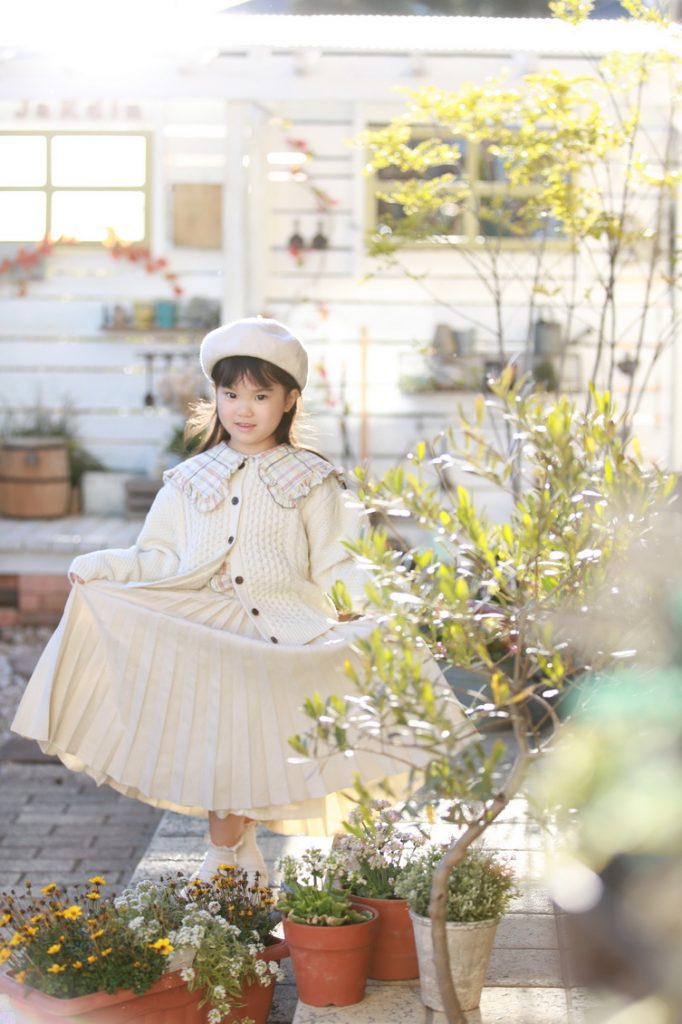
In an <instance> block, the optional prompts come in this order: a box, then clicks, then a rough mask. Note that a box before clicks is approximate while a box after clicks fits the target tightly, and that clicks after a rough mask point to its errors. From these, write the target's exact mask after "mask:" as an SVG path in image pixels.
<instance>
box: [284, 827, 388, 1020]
mask: <svg viewBox="0 0 682 1024" xmlns="http://www.w3.org/2000/svg"><path fill="white" fill-rule="evenodd" d="M337 867H338V865H337V863H336V861H335V858H334V854H333V853H332V854H329V855H326V856H325V855H324V854H323V853H322V851H321V850H319V849H317V848H315V847H313V848H312V849H310V850H308V851H306V853H304V854H303V855H302V856H301V857H300V858H298V859H297V858H295V857H283V858H282V860H281V861H280V862H279V868H280V870H281V871H282V874H283V879H284V890H285V891H284V893H283V895H282V896H281V897H280V899H279V902H278V904H277V907H278V909H279V910H281V911H282V913H283V914H284V919H283V926H284V936H285V938H286V940H287V942H288V943H289V950H290V952H291V962H292V965H293V968H294V975H295V977H296V986H297V988H298V995H299V998H300V1000H301V1002H303V1003H307V1004H308V1005H309V1006H330V1005H333V1006H351V1005H352V1004H354V1003H359V1002H361V1000H362V999H363V998H364V995H365V984H366V982H367V971H368V969H369V961H370V955H371V951H372V943H373V941H374V937H375V935H376V931H377V925H378V916H377V913H376V911H375V910H372V909H371V908H369V907H368V908H362V909H359V908H358V907H355V906H353V904H352V902H351V897H350V895H349V894H348V893H346V892H343V891H342V890H341V889H339V888H338V887H337V886H336V884H335V875H336V872H337Z"/></svg>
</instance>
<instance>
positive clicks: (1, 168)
mask: <svg viewBox="0 0 682 1024" xmlns="http://www.w3.org/2000/svg"><path fill="white" fill-rule="evenodd" d="M46 176H47V139H46V138H45V136H44V135H0V185H18V186H20V187H21V186H22V185H23V186H24V187H27V186H29V185H44V184H45V182H46V180H47V177H46ZM41 238H42V235H41Z"/></svg>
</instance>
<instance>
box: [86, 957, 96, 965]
mask: <svg viewBox="0 0 682 1024" xmlns="http://www.w3.org/2000/svg"><path fill="white" fill-rule="evenodd" d="M96 959H97V957H96V956H89V957H88V963H89V964H94V962H95V960H96Z"/></svg>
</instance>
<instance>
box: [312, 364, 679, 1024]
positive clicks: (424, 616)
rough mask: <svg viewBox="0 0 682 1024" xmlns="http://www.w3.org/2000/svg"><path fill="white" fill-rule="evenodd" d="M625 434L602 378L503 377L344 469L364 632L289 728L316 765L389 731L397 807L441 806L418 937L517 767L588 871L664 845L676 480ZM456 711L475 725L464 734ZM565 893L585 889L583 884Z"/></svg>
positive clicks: (675, 724)
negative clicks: (305, 723)
mask: <svg viewBox="0 0 682 1024" xmlns="http://www.w3.org/2000/svg"><path fill="white" fill-rule="evenodd" d="M626 435H627V431H625V430H624V424H623V422H622V420H621V419H620V418H619V417H618V415H617V414H616V412H615V410H614V406H613V403H612V400H611V397H610V395H609V394H608V393H599V392H596V391H594V390H593V391H592V393H591V400H590V403H589V406H588V408H587V411H585V409H584V408H579V407H578V406H577V405H576V404H573V403H571V402H570V401H569V400H568V399H567V398H566V397H551V398H550V397H549V396H547V395H538V394H529V393H527V389H526V387H525V385H524V384H523V383H514V382H513V380H512V378H511V375H508V376H505V375H503V377H502V379H501V380H500V382H499V383H498V384H497V385H493V394H492V395H491V396H489V397H488V398H486V399H484V398H483V396H481V397H479V399H478V400H477V403H476V408H475V414H474V415H473V416H472V418H471V419H467V418H465V417H464V415H463V414H461V418H460V422H459V425H458V426H457V427H456V428H453V429H451V430H449V431H447V432H445V433H443V434H441V435H440V436H439V437H438V438H437V439H436V440H435V441H433V442H432V443H430V444H426V443H423V444H420V445H418V446H417V449H416V450H415V452H414V453H412V454H411V455H410V456H409V457H408V464H407V466H399V467H397V468H394V469H392V470H390V471H389V472H388V473H386V475H385V476H383V478H381V479H380V480H376V481H375V480H371V479H370V478H369V477H368V476H367V475H366V473H365V472H364V471H362V470H358V471H356V473H357V476H358V480H359V490H358V494H359V499H360V501H361V502H362V503H363V504H364V506H365V508H366V509H367V510H368V511H369V512H371V513H373V516H372V519H373V521H378V522H379V523H380V525H377V526H374V527H372V528H370V529H368V530H367V532H366V535H365V536H364V537H363V539H361V540H360V541H359V542H358V543H356V544H354V545H352V550H353V551H354V552H355V554H356V555H357V557H358V558H359V559H360V560H361V562H362V563H364V565H365V566H366V568H367V569H368V572H369V575H370V577H371V583H370V584H369V585H368V587H367V598H368V603H369V614H371V615H373V616H374V617H375V618H376V621H377V629H376V630H375V632H374V633H373V635H372V636H371V637H370V638H369V639H368V640H365V641H359V642H358V645H357V647H358V658H357V660H356V663H355V664H354V665H351V664H350V663H349V664H348V665H347V672H348V676H349V680H350V682H352V686H348V687H347V688H346V690H345V692H344V693H342V694H339V695H338V696H334V697H332V698H330V699H328V700H326V701H323V700H322V699H321V697H320V696H319V695H314V696H312V697H311V698H310V699H309V701H308V702H307V706H306V712H307V715H308V716H309V718H310V720H311V725H310V727H309V729H308V731H307V732H306V733H305V735H301V736H298V737H296V738H295V739H294V740H293V741H292V743H293V745H294V746H295V748H296V749H297V751H298V752H299V754H302V755H304V756H306V757H316V758H323V757H325V756H329V755H331V754H333V753H338V752H339V751H341V752H343V753H344V754H345V755H346V756H353V755H354V753H355V752H359V751H361V750H363V749H365V748H371V749H376V747H377V744H379V745H382V744H390V745H391V747H392V750H393V751H395V749H396V748H398V749H402V751H403V752H404V760H405V764H406V766H407V767H409V766H410V765H414V764H415V763H417V764H419V765H420V767H419V768H414V767H412V769H411V777H410V778H411V786H410V796H409V798H408V800H407V801H406V803H405V813H406V814H414V813H417V812H418V811H419V810H420V809H423V808H424V807H426V806H432V807H433V806H437V808H438V813H439V815H440V816H441V818H442V819H444V820H445V821H448V822H452V823H454V824H455V825H457V826H459V828H458V830H457V838H456V840H455V842H454V843H453V845H452V846H451V848H450V850H449V851H448V853H447V854H446V857H445V858H444V861H443V863H442V865H441V871H440V874H439V873H438V872H437V873H436V875H435V876H434V889H433V895H432V908H431V911H432V912H431V917H432V920H433V921H434V942H436V930H437V928H438V927H439V926H438V924H437V921H438V916H439V906H440V904H439V900H440V899H441V896H442V891H443V888H442V887H443V884H444V882H446V881H447V874H448V872H449V871H450V870H451V869H452V867H453V866H454V865H455V864H456V863H458V862H459V860H460V859H461V858H462V857H463V856H464V853H465V851H466V849H467V847H468V846H469V845H470V844H471V843H472V842H473V841H474V840H475V839H476V838H477V837H478V836H480V835H481V833H482V832H483V831H484V830H485V829H486V828H487V827H488V825H490V824H491V823H492V822H493V821H494V820H495V818H496V817H497V816H498V815H499V813H500V812H501V811H502V810H503V809H504V807H505V806H506V804H507V803H508V802H509V800H510V799H511V798H512V797H513V796H515V795H516V794H517V793H518V792H519V791H520V790H521V788H522V787H524V786H525V784H526V782H527V779H528V777H529V772H530V776H531V777H533V776H534V775H536V774H537V775H538V776H540V777H542V778H543V779H545V785H544V787H543V788H542V789H541V791H538V793H539V795H538V796H537V802H538V804H539V805H541V806H544V808H545V809H551V810H552V811H556V809H557V808H559V809H561V808H563V811H564V813H566V814H568V811H569V809H570V808H571V807H575V806H576V805H577V806H580V805H581V804H582V805H583V806H584V807H585V813H584V815H583V816H582V818H581V817H580V816H579V817H578V822H579V823H578V825H577V826H576V824H575V822H574V821H571V823H570V824H571V829H572V830H573V831H572V836H573V839H572V843H573V845H574V849H573V857H574V858H577V860H578V861H580V863H581V864H583V865H584V867H585V870H586V871H587V872H588V873H590V872H592V873H593V874H594V875H595V876H597V875H598V873H599V872H600V871H603V869H604V868H605V867H606V865H608V864H609V863H610V862H611V861H612V860H613V859H614V858H615V857H617V856H618V855H619V854H620V853H622V852H623V851H624V850H626V849H627V850H628V851H629V852H632V849H631V848H633V847H634V848H635V849H636V848H638V847H639V846H641V847H642V848H643V849H644V848H646V851H647V853H651V854H654V855H658V854H664V855H665V856H668V855H669V854H670V852H671V850H672V849H674V850H675V851H676V853H677V854H679V852H680V845H681V844H680V821H681V820H682V815H680V814H679V810H680V798H679V792H680V789H679V782H680V764H679V760H680V752H679V745H680V738H681V735H682V728H681V727H680V715H679V701H678V704H677V705H676V707H677V712H676V713H675V714H672V715H671V716H668V715H667V714H666V705H667V702H668V700H669V690H670V685H671V684H670V676H669V675H668V674H666V672H665V669H664V666H665V665H666V663H668V662H669V661H670V657H671V647H670V642H669V638H670V636H671V635H672V632H671V631H670V630H669V627H668V616H667V614H666V612H665V608H666V601H667V599H668V596H669V595H670V594H671V593H672V592H673V589H674V587H675V585H677V584H678V583H679V577H680V572H679V569H680V542H679V540H678V537H677V534H678V533H679V528H678V522H679V520H678V513H676V512H675V501H674V499H673V492H674V489H675V482H676V481H675V478H674V477H671V476H668V475H666V474H664V473H662V472H661V471H660V470H659V469H657V468H656V467H655V466H650V465H647V464H646V463H645V461H644V459H643V458H642V456H641V453H640V452H639V449H638V446H637V443H636V441H633V442H628V441H626V440H624V438H625V437H626ZM467 476H469V477H471V476H473V477H476V478H478V479H479V481H485V482H486V487H487V488H488V489H489V488H490V487H492V488H497V489H499V490H500V491H502V492H506V494H507V495H508V498H509V507H510V509H511V512H510V515H509V518H508V520H507V521H506V522H503V523H494V522H491V521H489V519H488V518H486V515H485V514H484V513H483V512H482V511H480V510H478V509H477V507H476V506H475V504H474V501H473V499H472V496H471V493H470V492H469V490H467V488H466V487H465V486H463V484H462V483H461V481H462V480H464V479H466V477H467ZM401 522H402V523H406V522H409V523H411V524H412V526H415V525H416V524H418V526H419V527H420V528H421V531H422V532H421V534H420V538H423V540H420V542H419V543H417V544H416V545H415V544H412V545H407V544H406V543H404V542H401V541H400V539H399V538H396V536H395V535H394V528H393V525H392V524H395V523H398V524H400V523H401ZM336 598H337V601H338V602H339V603H341V604H343V602H344V594H343V593H342V592H340V593H338V594H337V595H336ZM434 660H435V662H436V663H438V664H439V665H440V667H441V668H442V669H446V670H447V672H448V674H450V673H451V672H452V671H453V670H458V671H459V673H460V674H461V672H462V671H465V672H466V673H467V678H468V679H469V680H470V685H469V691H468V693H467V694H466V696H465V697H464V698H463V693H462V690H461V689H460V690H458V695H459V697H460V699H462V698H463V703H464V704H465V706H466V707H467V717H466V721H465V724H464V725H462V724H461V722H458V721H457V719H456V716H455V715H453V704H454V702H455V700H456V698H455V696H454V693H453V689H452V688H451V686H450V685H449V684H448V682H447V681H446V678H444V677H440V679H439V678H438V677H437V676H436V674H434V673H433V671H431V672H429V671H427V670H426V667H427V666H429V667H431V668H433V663H434ZM624 664H627V666H628V671H629V678H630V682H629V683H628V684H627V686H626V683H625V682H624V681H622V682H621V681H620V680H621V677H620V676H618V675H613V676H612V678H611V682H609V683H608V691H607V692H608V694H609V699H608V701H607V702H605V698H604V695H603V694H604V687H605V686H606V685H607V680H609V678H610V676H611V675H612V673H613V670H614V668H619V667H621V666H623V665H624ZM633 679H634V680H635V685H634V692H635V693H638V695H639V696H638V700H639V703H638V704H633V683H632V680H633ZM640 681H641V684H640ZM678 682H679V680H678V679H677V676H675V685H676V686H677V685H678ZM664 684H665V688H664V689H661V691H660V694H661V695H660V697H659V696H658V692H659V690H658V688H659V685H660V686H661V687H663V686H664ZM340 686H343V684H342V683H340ZM678 691H679V687H678ZM621 692H622V693H623V697H622V699H621V696H620V694H621ZM626 695H627V696H626ZM671 706H672V705H671ZM633 709H635V710H633ZM647 709H649V712H650V713H649V714H647ZM573 723H575V724H573ZM471 725H474V726H476V728H477V730H478V731H479V738H477V740H476V741H475V742H470V741H468V742H463V739H464V735H465V733H466V732H467V730H469V731H470V730H471ZM640 725H641V728H640ZM649 726H651V728H649ZM675 744H677V754H676V755H675V756H674V757H673V755H672V753H671V752H670V751H671V747H672V748H674V747H675ZM665 751H668V753H667V754H666V753H665ZM671 758H672V760H671ZM675 758H676V759H675ZM540 759H542V768H541V772H534V771H532V770H531V769H533V768H534V763H535V762H537V761H539V760H540ZM673 762H674V763H673ZM647 766H648V767H647ZM635 780H636V781H637V785H636V786H635V785H634V783H635ZM359 788H360V789H361V787H359ZM526 789H527V787H526ZM536 791H537V787H536ZM403 795H404V794H401V796H403ZM588 808H589V813H588ZM614 808H618V813H617V814H616V811H615V810H614ZM614 815H615V817H614ZM569 816H570V815H569ZM616 819H617V822H618V823H619V827H618V828H616V827H615V826H614V822H616ZM554 820H556V819H554ZM633 822H634V823H636V827H635V826H634V825H633V827H632V828H630V829H629V828H628V825H629V824H632V823H633ZM664 822H667V825H666V824H664ZM647 836H650V837H651V842H650V843H649V844H648V846H647V843H646V839H647ZM659 839H660V843H659ZM657 843H658V845H657ZM576 862H577V861H576V859H574V860H573V861H572V863H573V866H574V867H575V863H576ZM564 877H567V876H564ZM572 877H573V878H574V879H577V878H578V876H577V875H576V874H575V871H574V874H573V876H572ZM571 884H572V883H570V880H569V889H570V888H571ZM678 885H679V878H678ZM581 886H583V888H582V889H581ZM564 888H565V887H564ZM574 888H575V892H576V893H578V896H576V900H577V903H581V900H582V897H581V896H580V893H581V892H582V893H583V896H584V893H585V892H586V891H588V890H589V886H588V888H587V890H586V889H585V888H584V878H583V881H582V882H581V881H580V880H579V879H578V881H576V883H575V887H574ZM439 894H440V895H439ZM583 902H584V901H583ZM563 904H564V905H565V906H566V908H570V905H571V899H570V898H568V899H564V900H563ZM678 905H679V904H678ZM679 916H680V915H679V914H678V915H677V917H678V918H679ZM680 945H682V943H681V944H680ZM436 952H437V958H438V945H437V944H436ZM678 954H679V949H678ZM439 980H441V982H443V977H442V976H441V975H439ZM441 987H442V986H441ZM451 1007H452V1004H451ZM448 1019H449V1020H452V1021H457V1020H460V1019H461V1020H463V1019H464V1018H463V1017H459V1016H457V1012H456V1010H452V1012H451V1014H450V1016H448Z"/></svg>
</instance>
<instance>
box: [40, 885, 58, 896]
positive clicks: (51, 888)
mask: <svg viewBox="0 0 682 1024" xmlns="http://www.w3.org/2000/svg"><path fill="white" fill-rule="evenodd" d="M40 891H41V892H42V893H43V895H44V896H49V895H50V893H52V892H56V891H57V883H56V882H50V884H49V885H44V886H43V887H42V889H41V890H40Z"/></svg>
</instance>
